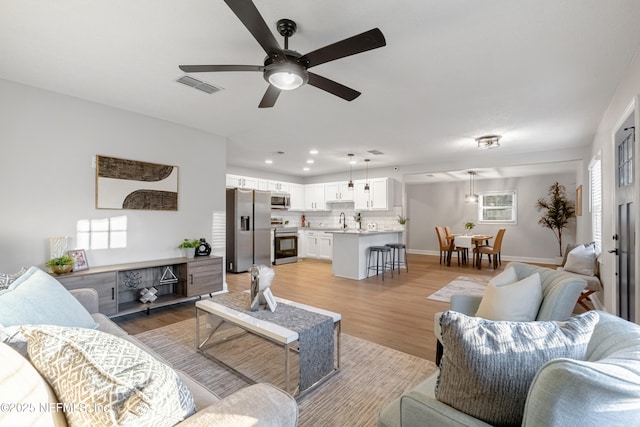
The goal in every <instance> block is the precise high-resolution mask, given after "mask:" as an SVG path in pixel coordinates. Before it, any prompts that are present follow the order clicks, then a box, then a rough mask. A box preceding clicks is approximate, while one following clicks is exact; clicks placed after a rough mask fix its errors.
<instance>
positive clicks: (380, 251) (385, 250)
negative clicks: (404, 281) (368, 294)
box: [367, 246, 393, 281]
mask: <svg viewBox="0 0 640 427" xmlns="http://www.w3.org/2000/svg"><path fill="white" fill-rule="evenodd" d="M374 254H375V257H376V260H375V264H374V265H372V264H371V255H374ZM390 255H391V248H390V247H389V246H371V247H370V248H369V259H368V260H367V277H369V271H371V270H376V276H377V275H378V272H379V271H380V270H382V280H383V281H384V270H386V268H387V266H389V265H390V263H389V261H390V259H389V256H390ZM381 262H382V264H381ZM391 277H393V268H392V269H391Z"/></svg>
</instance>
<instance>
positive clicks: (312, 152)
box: [309, 148, 318, 155]
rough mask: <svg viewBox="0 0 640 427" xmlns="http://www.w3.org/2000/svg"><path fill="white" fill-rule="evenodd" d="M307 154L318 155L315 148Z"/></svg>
mask: <svg viewBox="0 0 640 427" xmlns="http://www.w3.org/2000/svg"><path fill="white" fill-rule="evenodd" d="M309 154H314V155H315V154H318V150H316V149H315V148H314V149H313V150H310V151H309Z"/></svg>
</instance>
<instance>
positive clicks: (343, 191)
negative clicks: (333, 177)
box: [325, 181, 354, 202]
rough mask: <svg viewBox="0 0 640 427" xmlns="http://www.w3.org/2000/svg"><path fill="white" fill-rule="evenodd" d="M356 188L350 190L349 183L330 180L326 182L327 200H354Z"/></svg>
mask: <svg viewBox="0 0 640 427" xmlns="http://www.w3.org/2000/svg"><path fill="white" fill-rule="evenodd" d="M353 193H354V190H353V189H351V190H349V183H348V182H347V181H343V182H330V183H327V184H325V195H326V198H327V202H353V199H354V195H353Z"/></svg>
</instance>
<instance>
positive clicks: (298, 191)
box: [289, 184, 304, 211]
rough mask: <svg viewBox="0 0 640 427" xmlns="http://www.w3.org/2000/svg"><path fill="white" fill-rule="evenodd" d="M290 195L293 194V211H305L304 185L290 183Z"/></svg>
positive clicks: (291, 208)
mask: <svg viewBox="0 0 640 427" xmlns="http://www.w3.org/2000/svg"><path fill="white" fill-rule="evenodd" d="M289 195H290V196H291V199H290V201H291V207H290V208H289V210H291V211H303V210H304V185H302V184H289Z"/></svg>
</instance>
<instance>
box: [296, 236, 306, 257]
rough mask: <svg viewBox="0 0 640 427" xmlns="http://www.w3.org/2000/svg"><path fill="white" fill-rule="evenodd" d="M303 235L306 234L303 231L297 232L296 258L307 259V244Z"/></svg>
mask: <svg viewBox="0 0 640 427" xmlns="http://www.w3.org/2000/svg"><path fill="white" fill-rule="evenodd" d="M305 234H306V232H305V231H304V230H298V258H306V257H307V242H306V238H305Z"/></svg>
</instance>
